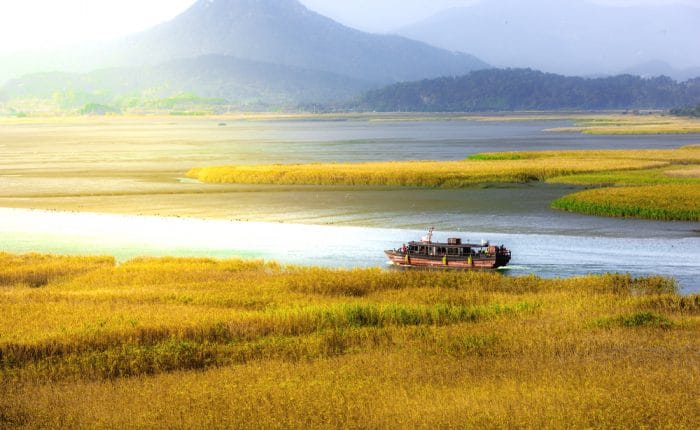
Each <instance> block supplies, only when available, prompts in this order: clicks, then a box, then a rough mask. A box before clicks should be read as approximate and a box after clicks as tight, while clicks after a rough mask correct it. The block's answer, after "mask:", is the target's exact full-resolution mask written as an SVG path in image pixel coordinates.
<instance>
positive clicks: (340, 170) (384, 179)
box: [187, 157, 667, 188]
mask: <svg viewBox="0 0 700 430" xmlns="http://www.w3.org/2000/svg"><path fill="white" fill-rule="evenodd" d="M666 164H667V163H666V162H664V161H655V160H632V159H627V160H624V159H602V158H591V159H586V158H581V157H576V158H563V157H562V158H557V159H556V160H554V161H553V160H552V159H550V158H542V159H522V160H520V159H515V160H478V159H475V160H465V161H396V162H379V163H357V164H349V163H337V164H303V165H301V164H294V165H282V164H275V165H238V166H222V167H201V168H194V169H192V170H190V171H189V172H188V173H187V176H188V177H190V178H193V179H197V180H199V181H202V182H208V183H239V184H297V185H354V186H357V185H380V186H413V187H445V188H459V187H464V186H469V185H474V184H479V183H486V182H526V181H537V180H544V179H547V178H551V177H554V176H561V175H568V174H574V173H585V172H600V171H607V170H625V169H644V168H652V167H660V166H665V165H666Z"/></svg>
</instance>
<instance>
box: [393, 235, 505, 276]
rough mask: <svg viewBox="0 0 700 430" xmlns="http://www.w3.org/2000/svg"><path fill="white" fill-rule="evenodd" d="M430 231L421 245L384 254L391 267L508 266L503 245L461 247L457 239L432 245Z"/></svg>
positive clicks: (486, 267) (466, 244)
mask: <svg viewBox="0 0 700 430" xmlns="http://www.w3.org/2000/svg"><path fill="white" fill-rule="evenodd" d="M433 230H434V229H432V228H431V229H430V230H429V231H428V235H427V236H424V237H423V238H422V240H421V241H420V242H415V241H414V242H409V243H408V244H404V245H403V246H402V247H401V248H399V249H391V250H387V251H384V253H385V254H386V255H387V257H389V260H390V261H391V263H393V264H394V265H396V266H402V267H432V268H441V269H496V268H499V267H503V266H506V265H507V264H508V262H510V257H511V253H510V250H508V249H507V248H506V247H505V246H503V245H501V246H493V245H491V244H490V243H489V242H482V243H480V244H473V243H462V240H461V239H459V238H450V239H448V240H447V243H439V242H433Z"/></svg>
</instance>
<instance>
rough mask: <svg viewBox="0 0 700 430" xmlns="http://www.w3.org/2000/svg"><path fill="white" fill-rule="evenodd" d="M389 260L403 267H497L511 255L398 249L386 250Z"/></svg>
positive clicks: (470, 268) (468, 268) (506, 261)
mask: <svg viewBox="0 0 700 430" xmlns="http://www.w3.org/2000/svg"><path fill="white" fill-rule="evenodd" d="M384 253H385V254H386V255H387V257H389V261H390V262H391V263H392V264H393V265H395V266H401V267H430V268H436V269H462V270H472V269H497V268H499V267H503V266H505V265H507V264H508V261H510V256H507V258H506V256H501V255H490V256H486V255H476V256H472V257H471V258H470V257H451V256H447V257H445V256H442V257H440V256H427V255H416V254H406V253H403V252H397V251H384Z"/></svg>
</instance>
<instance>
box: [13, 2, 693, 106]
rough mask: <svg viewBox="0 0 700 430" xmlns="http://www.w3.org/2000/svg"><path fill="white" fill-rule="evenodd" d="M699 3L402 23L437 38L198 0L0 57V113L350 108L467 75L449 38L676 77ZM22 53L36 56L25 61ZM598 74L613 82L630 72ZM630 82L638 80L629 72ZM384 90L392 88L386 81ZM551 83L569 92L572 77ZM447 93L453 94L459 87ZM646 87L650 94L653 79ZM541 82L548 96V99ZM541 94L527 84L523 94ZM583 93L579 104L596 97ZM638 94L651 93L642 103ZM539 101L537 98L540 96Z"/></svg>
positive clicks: (449, 14)
mask: <svg viewBox="0 0 700 430" xmlns="http://www.w3.org/2000/svg"><path fill="white" fill-rule="evenodd" d="M699 13H700V9H697V10H696V9H693V8H687V7H683V6H666V7H664V8H655V7H635V8H611V7H604V6H599V5H594V4H592V3H589V2H588V1H587V0H569V1H556V0H532V1H528V2H524V1H518V0H488V1H482V2H481V3H478V4H476V5H474V6H471V7H467V8H459V9H452V10H449V11H446V12H444V13H442V14H438V15H436V16H435V17H433V18H431V19H429V20H427V21H425V22H423V23H420V24H416V25H414V26H412V27H410V28H405V29H403V30H402V32H403V33H405V34H408V35H410V36H414V37H420V38H423V39H425V40H427V41H428V42H431V43H435V44H441V45H443V46H448V47H449V49H443V48H436V47H433V46H431V45H429V44H427V43H425V42H418V41H414V40H410V39H408V38H406V37H404V36H397V35H378V34H369V33H366V32H362V31H359V30H355V29H352V28H349V27H346V26H344V25H341V24H339V23H337V22H335V21H333V20H331V19H329V18H327V17H324V16H322V15H320V14H318V13H316V12H313V11H311V10H309V9H307V8H306V7H305V6H304V5H303V4H301V3H300V2H299V1H298V0H198V1H197V2H196V3H194V4H193V5H192V6H191V7H190V8H189V9H187V10H186V11H185V12H184V13H182V14H181V15H179V16H177V17H175V18H174V19H172V20H171V21H168V22H165V23H163V24H160V25H158V26H156V27H154V28H152V29H150V30H147V31H144V32H141V33H136V34H133V35H131V36H129V37H126V38H123V39H120V40H115V41H112V42H108V43H101V44H97V45H93V46H82V47H79V48H76V49H72V50H65V51H63V52H58V53H56V54H55V55H54V56H46V58H33V57H31V55H30V56H29V57H26V56H25V58H24V61H22V58H20V57H22V56H21V55H20V56H19V57H18V56H15V58H14V59H13V58H9V57H8V58H4V59H2V58H0V62H3V65H4V66H5V67H2V68H0V85H2V83H1V82H2V78H3V77H5V78H9V77H12V78H14V79H12V80H10V81H9V82H8V83H6V84H5V85H4V86H0V110H2V108H3V103H4V104H5V106H6V108H5V110H6V111H10V112H22V111H23V110H25V108H27V110H30V111H36V110H41V109H45V110H47V111H49V110H50V109H51V107H49V108H46V106H49V105H52V106H55V107H56V108H57V109H59V110H60V111H69V112H70V111H72V112H75V111H77V110H79V109H81V108H83V107H84V106H86V105H90V104H104V105H110V106H108V108H110V109H111V108H114V109H115V110H119V109H120V108H121V109H125V108H127V109H128V108H130V107H134V106H159V105H162V104H164V103H165V104H166V105H168V106H171V107H172V103H171V102H173V100H180V101H182V100H185V101H188V102H193V103H195V104H196V103H200V102H201V103H203V104H205V105H211V104H215V105H216V104H220V105H225V106H227V109H261V110H267V109H276V108H288V107H298V106H299V105H307V106H308V105H311V104H313V105H315V104H325V105H326V106H329V105H335V106H340V107H347V106H351V104H348V103H347V102H348V100H351V99H354V100H361V98H360V95H361V94H363V93H365V92H366V91H368V90H371V89H378V88H380V87H383V86H386V85H390V84H394V83H397V82H410V81H421V80H424V79H434V78H440V77H447V79H448V80H447V81H440V80H437V81H434V82H433V83H429V84H428V86H429V90H428V92H429V93H433V94H436V93H435V88H433V87H432V86H433V85H434V84H435V83H437V84H439V83H441V82H449V83H450V85H452V84H454V83H455V82H456V83H464V82H467V81H464V80H458V79H457V80H452V81H450V80H449V79H451V78H452V77H458V76H466V75H467V74H468V73H470V72H472V71H475V70H483V69H488V68H490V67H491V66H489V65H488V64H487V63H486V62H484V61H481V60H480V59H478V58H477V57H475V56H472V55H470V54H466V53H460V52H457V51H455V50H454V49H461V50H463V51H464V52H472V51H476V52H480V53H481V54H482V55H484V57H485V58H489V59H491V60H492V61H493V62H494V63H495V64H501V65H504V66H518V65H526V66H531V67H532V66H534V67H537V68H540V69H544V70H557V71H560V72H563V73H566V74H571V75H586V74H601V73H604V72H603V69H611V70H615V71H620V70H626V71H628V72H630V73H634V74H639V75H642V76H644V75H648V76H658V75H660V74H666V75H670V76H673V77H674V78H676V79H679V80H686V79H687V78H690V77H693V76H700V69H697V70H696V69H687V73H686V75H687V76H684V75H683V74H682V73H677V72H678V71H677V70H674V69H673V68H671V66H669V65H668V64H667V63H666V62H664V60H665V61H668V62H671V63H672V64H674V65H682V66H684V67H686V66H687V67H690V66H692V65H694V64H700V58H698V57H699V56H700V52H698V51H699V50H698V49H697V46H696V45H697V40H700V30H698V29H696V28H695V27H697V26H693V25H690V24H689V22H690V23H693V24H694V23H695V22H700V17H698V14H699ZM652 15H654V16H653V17H652ZM696 18H697V20H696ZM663 29H666V30H663ZM686 39H687V40H686ZM657 56H658V58H660V60H659V59H655V57H657ZM32 58H33V61H37V63H36V64H29V63H27V62H26V60H27V59H32ZM642 60H645V61H646V62H642ZM538 63H539V64H538ZM633 64H638V65H637V66H634V67H632V65H633ZM18 65H19V66H22V67H25V68H29V70H34V71H37V72H40V73H32V74H28V75H25V76H22V77H21V78H18V77H17V76H16V75H13V73H15V72H16V68H15V69H13V66H18ZM630 67H632V68H630ZM567 71H568V72H567ZM3 73H4V74H5V75H3ZM486 75H488V76H491V77H492V78H493V79H492V81H493V82H496V81H498V82H501V83H502V85H503V86H504V88H512V89H513V91H515V92H517V93H518V94H520V93H521V92H522V91H520V89H519V88H516V87H517V84H518V83H522V76H524V75H523V74H522V73H505V74H504V73H500V74H499V73H498V71H496V70H493V71H490V72H488V73H486ZM486 75H484V76H486ZM525 75H527V76H528V79H530V78H532V79H530V80H532V81H538V80H539V81H540V82H538V83H536V84H533V86H531V88H541V89H542V91H544V90H545V89H546V86H543V84H544V83H545V82H554V81H557V82H559V81H558V80H556V79H554V78H553V77H552V76H551V75H543V74H527V73H526V74H525ZM479 76H482V75H479ZM488 76H487V78H488ZM553 79H554V80H553ZM487 80H488V79H487ZM567 82H569V81H567ZM610 82H614V83H615V85H623V86H624V85H627V84H626V83H630V82H632V81H630V80H626V79H621V80H612V81H610ZM419 84H420V82H419ZM635 85H637V86H638V87H639V88H641V87H640V86H639V85H641V84H638V83H635ZM654 85H660V86H664V85H666V81H664V80H660V81H655V84H654ZM415 87H416V88H420V91H419V93H420V94H423V93H425V91H426V87H425V86H421V85H418V86H415ZM564 87H566V88H564ZM392 88H398V87H389V89H388V91H390V92H391V91H392ZM484 88H490V89H493V91H495V93H494V94H488V93H483V94H479V97H485V98H486V99H489V98H498V99H499V100H500V98H502V97H507V96H508V95H504V94H502V92H500V90H501V89H499V88H494V87H493V86H490V85H486V86H484ZM562 88H563V91H565V92H567V91H569V90H571V91H579V90H578V89H576V88H578V87H576V86H575V85H573V86H572V85H568V86H560V87H559V89H562ZM582 88H591V87H590V86H584V87H582ZM674 88H675V87H674ZM678 88H684V87H682V86H679V87H678ZM618 90H621V89H619V88H618V89H615V91H618ZM452 91H453V92H454V93H455V94H464V92H463V91H461V89H460V88H455V89H454V90H452ZM634 91H636V89H634ZM674 91H676V90H674ZM652 92H653V93H654V94H662V92H657V91H656V89H655V90H654V91H652ZM671 93H672V94H674V96H673V97H671V98H669V97H666V96H664V97H662V98H663V100H660V99H656V98H654V97H646V98H644V97H641V98H640V97H636V96H635V97H636V98H634V100H636V102H635V104H634V106H635V107H636V106H646V107H650V108H651V107H666V106H668V105H669V103H674V102H675V101H676V100H684V99H683V98H682V97H680V96H679V95H678V93H677V91H676V92H673V91H672V92H671ZM375 94H378V93H375ZM381 94H382V97H381V98H382V103H384V102H387V103H388V105H391V103H393V101H392V100H390V97H389V96H388V95H387V94H388V93H386V92H383V93H381ZM552 94H554V93H552ZM552 94H549V96H548V97H549V99H548V100H553V99H552V97H553V95H552ZM183 95H184V97H182V96H183ZM520 95H522V94H520ZM561 95H562V96H564V97H569V94H566V93H561ZM539 96H540V95H539V94H533V95H532V97H535V99H537V97H539ZM623 99H624V98H623ZM163 100H165V102H164V101H163ZM365 100H367V99H366V98H365ZM537 100H540V99H537ZM567 100H574V101H575V100H579V99H577V98H568V99H567ZM630 100H632V99H630ZM588 102H590V100H588V101H587V104H586V108H588V107H591V108H593V106H595V103H588ZM647 102H648V103H650V104H649V105H644V104H645V103H647ZM13 103H14V104H13ZM538 103H539V102H538ZM399 105H400V103H399ZM425 105H426V106H428V107H431V106H432V107H439V106H443V104H440V103H438V104H435V103H426V104H425ZM458 105H459V104H458ZM463 105H464V104H463ZM477 105H479V106H482V105H483V106H489V109H491V108H492V107H493V106H496V107H497V106H500V105H503V106H515V105H518V104H517V103H516V104H509V103H505V104H503V103H500V102H495V103H492V102H490V101H488V102H487V103H486V104H482V103H481V102H479V103H475V104H474V106H477ZM603 105H604V106H608V105H609V104H607V102H606V103H603ZM7 106H10V108H11V109H8V108H7ZM37 106H39V107H37ZM445 106H446V105H445ZM450 106H454V105H453V104H451V105H450ZM464 106H468V104H467V105H464ZM528 106H529V105H528ZM538 106H542V108H543V109H547V104H546V103H541V104H538ZM551 106H552V107H551V108H556V107H555V106H559V104H557V103H554V104H552V105H551ZM615 106H618V105H615ZM671 106H673V104H671ZM566 107H572V108H575V106H571V105H569V104H567V105H566ZM623 107H624V106H623ZM452 108H453V107H449V109H452ZM506 108H507V107H506ZM100 109H101V108H100ZM421 109H422V107H421ZM0 113H1V112H0Z"/></svg>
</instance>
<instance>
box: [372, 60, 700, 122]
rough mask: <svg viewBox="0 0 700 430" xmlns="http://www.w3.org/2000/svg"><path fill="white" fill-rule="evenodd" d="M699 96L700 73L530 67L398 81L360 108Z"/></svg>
mask: <svg viewBox="0 0 700 430" xmlns="http://www.w3.org/2000/svg"><path fill="white" fill-rule="evenodd" d="M698 101H700V79H694V80H689V81H686V82H683V83H677V82H675V81H673V80H672V79H670V78H667V77H658V78H653V79H643V78H640V77H637V76H631V75H620V76H615V77H610V78H597V79H585V78H576V77H566V76H562V75H556V74H552V73H543V72H539V71H535V70H531V69H491V70H479V71H475V72H471V73H469V74H468V75H465V76H461V77H444V78H438V79H433V80H423V81H416V82H406V83H399V84H395V85H391V86H388V87H385V88H383V89H379V90H374V91H370V92H368V93H366V94H365V95H364V96H363V97H362V99H361V100H360V102H359V106H360V107H361V108H362V109H367V110H377V111H418V112H420V111H424V112H438V111H445V112H460V111H465V112H469V111H508V110H550V109H638V108H639V109H641V108H661V109H667V108H672V107H675V106H682V105H690V104H696V103H698Z"/></svg>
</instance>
